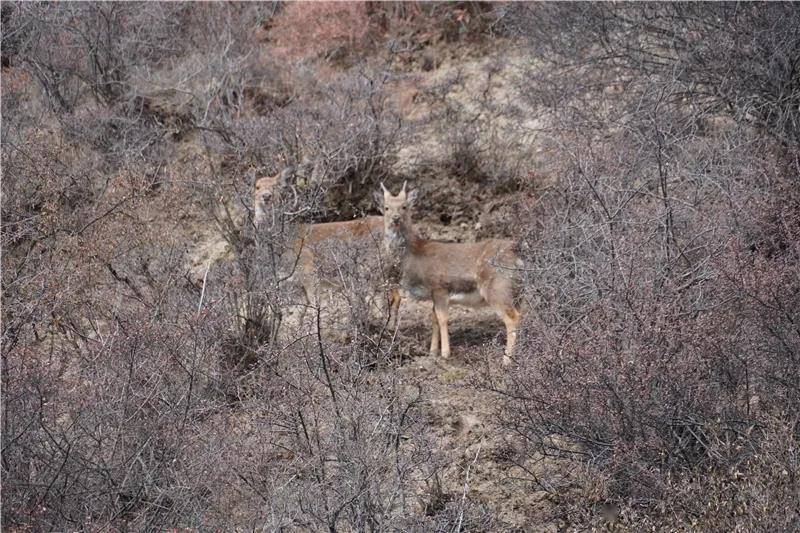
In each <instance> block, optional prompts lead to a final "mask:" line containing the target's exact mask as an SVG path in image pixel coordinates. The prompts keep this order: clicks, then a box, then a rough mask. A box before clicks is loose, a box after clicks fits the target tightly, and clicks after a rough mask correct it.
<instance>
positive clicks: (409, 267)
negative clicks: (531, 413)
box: [375, 183, 523, 366]
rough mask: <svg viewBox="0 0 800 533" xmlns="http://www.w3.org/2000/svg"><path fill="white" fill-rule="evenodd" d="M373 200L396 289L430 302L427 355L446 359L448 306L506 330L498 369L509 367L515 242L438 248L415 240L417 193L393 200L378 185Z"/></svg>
mask: <svg viewBox="0 0 800 533" xmlns="http://www.w3.org/2000/svg"><path fill="white" fill-rule="evenodd" d="M381 189H382V191H381V190H379V191H376V192H375V200H376V202H378V205H379V206H381V208H382V211H383V225H384V237H383V244H384V247H385V249H386V252H387V256H388V258H389V260H390V261H391V262H392V264H393V267H394V269H395V272H397V273H398V274H397V276H399V280H395V282H396V283H397V284H399V286H400V287H401V288H402V289H404V290H405V291H407V292H408V293H409V295H410V296H411V297H412V298H414V299H416V300H427V301H432V302H433V308H432V311H431V324H432V329H433V332H432V334H431V346H430V354H431V355H432V356H438V355H439V354H440V353H441V357H442V358H443V359H448V358H449V357H450V337H449V333H448V329H447V322H448V318H449V313H448V310H449V306H450V304H456V305H462V306H467V307H472V308H480V307H491V308H493V309H494V310H495V311H496V312H497V314H498V315H499V316H500V318H501V319H502V320H503V323H504V324H505V327H506V347H505V353H504V355H503V366H509V365H510V364H511V362H512V361H513V356H514V347H515V345H516V343H517V332H518V329H519V324H520V320H521V318H522V317H521V313H520V311H519V309H518V308H517V306H516V304H515V298H516V295H517V286H516V283H515V281H514V278H513V277H512V276H511V273H512V271H513V270H517V269H519V268H522V266H523V265H522V261H521V260H520V258H519V257H518V256H517V254H516V253H515V251H514V248H515V247H516V242H515V241H512V240H509V239H487V240H483V241H479V242H475V243H456V242H441V241H434V240H427V239H423V238H420V237H419V236H418V235H417V233H416V232H415V231H414V227H413V225H412V222H411V213H410V209H409V208H410V207H411V206H413V205H414V204H415V203H416V201H417V199H418V197H419V192H418V189H414V190H412V191H410V192H406V183H403V189H402V190H401V191H400V193H399V194H397V195H392V193H391V192H390V191H389V190H388V189H387V188H386V187H385V186H384V185H383V183H381Z"/></svg>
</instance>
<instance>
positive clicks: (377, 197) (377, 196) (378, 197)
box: [372, 190, 383, 213]
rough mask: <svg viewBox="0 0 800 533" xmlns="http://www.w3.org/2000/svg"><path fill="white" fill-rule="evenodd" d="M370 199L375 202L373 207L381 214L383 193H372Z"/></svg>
mask: <svg viewBox="0 0 800 533" xmlns="http://www.w3.org/2000/svg"><path fill="white" fill-rule="evenodd" d="M372 198H373V199H374V200H375V205H377V206H378V209H379V210H380V212H381V213H383V191H377V190H376V191H373V193H372Z"/></svg>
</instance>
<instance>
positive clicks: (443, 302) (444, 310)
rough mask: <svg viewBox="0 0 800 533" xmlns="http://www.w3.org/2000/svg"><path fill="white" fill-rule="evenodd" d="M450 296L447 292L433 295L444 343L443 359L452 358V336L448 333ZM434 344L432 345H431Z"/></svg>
mask: <svg viewBox="0 0 800 533" xmlns="http://www.w3.org/2000/svg"><path fill="white" fill-rule="evenodd" d="M449 300H450V295H449V294H448V293H447V291H434V293H433V312H434V314H435V315H436V321H437V322H438V324H439V336H440V337H441V342H442V358H443V359H447V358H449V357H450V335H449V333H448V331H447V318H448V304H449V303H450V302H449ZM431 344H432V343H431Z"/></svg>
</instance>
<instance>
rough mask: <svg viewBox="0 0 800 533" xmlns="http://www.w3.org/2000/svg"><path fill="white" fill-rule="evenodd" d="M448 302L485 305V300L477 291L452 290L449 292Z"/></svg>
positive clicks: (474, 305)
mask: <svg viewBox="0 0 800 533" xmlns="http://www.w3.org/2000/svg"><path fill="white" fill-rule="evenodd" d="M450 303H451V304H456V305H465V306H467V307H483V306H485V305H486V300H484V299H483V296H481V295H480V293H479V292H478V291H473V292H453V293H450Z"/></svg>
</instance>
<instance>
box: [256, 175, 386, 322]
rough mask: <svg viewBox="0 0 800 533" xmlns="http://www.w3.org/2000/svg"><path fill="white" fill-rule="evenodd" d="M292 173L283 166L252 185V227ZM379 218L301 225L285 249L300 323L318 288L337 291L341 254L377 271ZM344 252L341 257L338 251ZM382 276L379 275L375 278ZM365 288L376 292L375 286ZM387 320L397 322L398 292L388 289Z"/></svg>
mask: <svg viewBox="0 0 800 533" xmlns="http://www.w3.org/2000/svg"><path fill="white" fill-rule="evenodd" d="M293 173H294V168H293V167H287V168H285V169H284V170H283V171H281V172H280V173H279V174H277V175H275V176H270V177H265V178H261V179H259V180H257V181H256V183H255V201H254V213H255V216H254V223H255V224H256V226H258V224H261V223H262V222H264V221H265V220H266V218H267V206H268V205H269V203H270V202H271V201H273V200H277V199H278V198H279V197H280V194H281V189H283V188H285V186H286V185H287V183H288V180H289V178H291V176H292V174H293ZM382 240H383V218H382V217H380V216H369V217H363V218H357V219H354V220H348V221H344V222H326V223H321V224H302V225H301V226H300V227H299V229H298V236H297V238H295V240H294V241H293V242H292V243H291V245H290V247H289V250H290V252H289V254H290V257H289V258H288V259H289V260H290V262H292V263H295V279H296V280H297V281H298V282H299V283H300V286H301V287H302V289H303V296H304V298H305V301H306V306H305V307H303V309H302V311H301V313H300V321H301V322H302V320H303V318H304V317H305V312H306V309H307V308H308V307H310V306H311V305H312V303H313V302H316V301H318V299H319V296H320V289H322V288H341V281H342V280H341V276H340V274H339V273H340V269H339V268H338V267H339V266H341V265H340V264H337V263H340V262H341V260H342V255H346V253H347V252H354V254H355V259H356V261H357V262H358V263H359V265H357V266H358V267H361V268H365V269H369V270H371V271H372V272H381V269H382V264H381V257H380V256H381V253H382V250H383V246H382V245H381V244H382ZM342 251H344V252H345V254H341V253H340V252H342ZM378 277H382V276H378ZM365 289H372V290H376V289H378V287H369V288H365ZM386 296H387V301H388V305H389V318H390V320H391V319H393V320H394V321H395V325H396V324H397V322H398V320H399V314H398V312H399V307H400V293H399V291H398V290H397V289H395V288H392V289H390V290H389V291H388V293H387V295H386Z"/></svg>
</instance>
